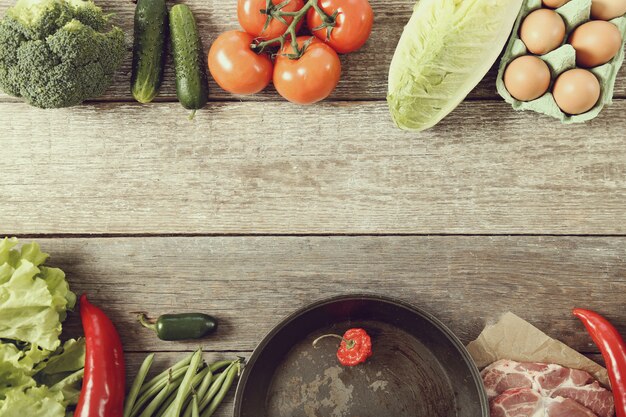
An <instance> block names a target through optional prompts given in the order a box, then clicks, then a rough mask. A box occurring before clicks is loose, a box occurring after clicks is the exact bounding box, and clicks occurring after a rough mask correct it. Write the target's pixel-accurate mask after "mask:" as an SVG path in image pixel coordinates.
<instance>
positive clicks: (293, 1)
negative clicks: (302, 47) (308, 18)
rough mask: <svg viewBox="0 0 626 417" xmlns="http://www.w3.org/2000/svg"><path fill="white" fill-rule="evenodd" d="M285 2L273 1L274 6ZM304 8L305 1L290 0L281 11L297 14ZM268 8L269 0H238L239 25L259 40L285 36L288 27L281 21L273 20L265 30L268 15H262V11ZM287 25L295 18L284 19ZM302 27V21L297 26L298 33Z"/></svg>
mask: <svg viewBox="0 0 626 417" xmlns="http://www.w3.org/2000/svg"><path fill="white" fill-rule="evenodd" d="M283 2H284V0H272V4H273V5H274V6H276V5H280V4H281V3H283ZM303 6H304V1H303V0H290V1H289V3H287V5H285V6H284V7H283V8H282V9H281V10H282V11H284V12H297V11H298V10H300V9H302V7H303ZM266 8H267V0H238V3H237V17H238V18H239V24H240V25H241V27H242V28H243V30H245V31H246V32H248V33H249V34H250V35H252V36H254V37H255V38H257V39H260V40H265V39H274V38H277V37H279V36H281V35H283V34H284V33H285V32H286V31H287V25H285V24H284V23H283V22H281V21H280V20H278V19H276V18H273V19H271V21H270V24H269V26H268V27H267V28H265V30H264V29H263V28H264V27H265V23H266V21H267V15H266V14H264V13H261V10H265V9H266ZM283 19H284V20H285V22H287V24H290V23H291V22H292V21H293V17H291V16H285V17H283ZM300 26H302V20H301V21H300V22H299V23H298V24H297V27H296V31H298V30H299V29H300Z"/></svg>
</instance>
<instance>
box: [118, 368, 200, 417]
mask: <svg viewBox="0 0 626 417" xmlns="http://www.w3.org/2000/svg"><path fill="white" fill-rule="evenodd" d="M187 368H188V366H187V367H183V368H180V369H177V370H175V371H171V373H169V374H166V375H169V376H168V377H167V378H166V379H161V380H160V381H159V382H158V383H157V384H156V385H154V386H153V387H152V388H151V389H150V390H148V391H147V392H145V393H143V394H142V395H141V396H140V397H139V399H138V400H137V402H136V403H135V405H134V406H133V411H132V412H131V413H130V415H131V417H135V416H136V415H137V414H138V413H139V410H141V408H142V407H143V406H144V405H145V404H146V403H147V402H148V401H150V399H152V398H153V397H154V396H155V395H157V394H158V393H159V392H160V391H161V390H162V389H163V387H165V385H166V384H167V383H168V382H169V381H170V380H171V381H179V380H180V378H181V377H182V375H184V374H185V372H187ZM170 369H171V368H170ZM168 372H170V370H169V369H168ZM140 393H141V392H140Z"/></svg>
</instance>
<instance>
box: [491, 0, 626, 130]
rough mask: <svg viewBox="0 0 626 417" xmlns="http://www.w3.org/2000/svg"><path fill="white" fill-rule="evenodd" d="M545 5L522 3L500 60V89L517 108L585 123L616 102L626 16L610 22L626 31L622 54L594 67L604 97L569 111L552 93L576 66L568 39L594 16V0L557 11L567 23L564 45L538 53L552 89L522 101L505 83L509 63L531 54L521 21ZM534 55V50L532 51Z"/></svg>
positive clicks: (536, 0)
mask: <svg viewBox="0 0 626 417" xmlns="http://www.w3.org/2000/svg"><path fill="white" fill-rule="evenodd" d="M540 8H542V1H541V0H526V1H525V2H524V4H523V5H522V10H521V11H520V13H519V16H518V17H517V21H516V22H515V27H514V28H513V34H512V35H511V39H509V43H508V44H507V46H506V49H505V51H504V55H503V57H502V60H501V61H500V69H499V71H498V78H497V80H496V87H497V89H498V93H499V94H500V96H502V98H504V100H505V101H506V102H507V103H509V104H511V105H512V106H513V108H514V109H515V110H532V111H535V112H537V113H542V114H546V115H548V116H551V117H554V118H556V119H559V120H560V121H561V122H562V123H565V124H571V123H584V122H586V121H589V120H591V119H595V118H596V117H597V116H598V114H600V112H601V111H602V109H603V108H604V106H606V105H610V104H612V103H613V91H614V89H615V80H616V78H617V73H618V72H619V69H620V68H621V66H622V63H623V62H624V43H626V16H622V17H619V18H617V19H613V20H611V21H610V22H611V23H613V24H614V25H615V26H617V27H618V28H619V30H620V32H621V33H622V48H621V49H620V51H619V52H618V54H617V55H616V56H615V57H613V59H611V61H609V62H608V63H606V64H604V65H602V66H599V67H595V68H592V69H590V71H591V72H592V73H593V74H595V76H596V77H597V78H598V80H599V81H600V86H601V93H600V99H599V100H598V102H597V103H596V105H595V106H594V107H593V108H592V109H591V110H589V111H588V112H586V113H582V114H579V115H569V114H566V113H564V112H563V111H562V110H561V109H560V108H559V106H558V105H557V104H556V101H555V100H554V96H553V95H552V92H551V91H552V87H553V85H554V81H555V80H556V78H557V77H558V76H559V75H560V74H561V73H563V72H565V71H568V70H570V69H573V68H576V50H575V49H574V48H573V47H572V46H571V45H569V44H568V43H567V41H568V39H569V36H570V34H571V33H572V31H573V30H574V29H576V28H577V27H578V26H580V25H581V24H583V23H585V22H587V21H589V20H590V19H591V0H571V1H570V2H568V3H566V4H565V5H563V6H561V7H560V8H558V9H556V10H555V11H556V12H557V13H558V14H560V15H561V17H563V20H565V25H566V35H565V40H564V42H563V45H562V46H560V47H559V48H557V49H555V50H554V51H552V52H549V53H547V54H546V55H541V56H538V57H539V58H541V59H542V60H543V61H544V62H545V63H546V64H548V67H549V68H550V72H551V75H552V81H551V83H550V88H549V89H548V92H547V93H545V94H544V95H543V96H541V97H539V98H538V99H536V100H532V101H519V100H517V99H515V98H514V97H512V96H511V94H509V92H508V90H507V89H506V87H505V86H504V71H505V70H506V67H507V66H508V64H509V63H510V62H511V61H513V60H514V59H515V58H518V57H520V56H522V55H529V54H530V53H529V52H528V49H527V48H526V45H524V42H522V40H521V39H520V38H519V31H520V25H521V24H522V22H523V21H524V19H525V18H526V16H528V15H529V14H530V13H531V12H533V11H535V10H537V9H540ZM530 55H532V54H530Z"/></svg>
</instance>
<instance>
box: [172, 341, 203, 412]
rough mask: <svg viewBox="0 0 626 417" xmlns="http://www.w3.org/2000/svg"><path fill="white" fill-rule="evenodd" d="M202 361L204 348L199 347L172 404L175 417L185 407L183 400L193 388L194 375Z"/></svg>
mask: <svg viewBox="0 0 626 417" xmlns="http://www.w3.org/2000/svg"><path fill="white" fill-rule="evenodd" d="M201 362H202V349H198V350H197V351H196V352H195V353H194V354H193V357H192V358H191V362H190V364H189V368H188V369H187V373H186V374H185V377H184V378H183V382H182V383H181V384H180V388H179V389H178V394H177V395H176V399H175V400H174V404H173V405H172V412H171V413H170V415H171V416H173V417H178V416H179V415H180V410H181V408H183V401H184V400H185V398H187V395H189V391H190V390H191V384H192V381H193V377H194V376H195V375H196V372H197V371H198V366H200V363H201Z"/></svg>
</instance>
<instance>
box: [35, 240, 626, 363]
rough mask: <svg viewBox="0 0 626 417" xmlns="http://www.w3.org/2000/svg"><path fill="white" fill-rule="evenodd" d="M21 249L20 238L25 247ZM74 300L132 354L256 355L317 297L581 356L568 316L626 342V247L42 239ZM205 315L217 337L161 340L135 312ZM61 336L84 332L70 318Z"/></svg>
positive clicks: (583, 343)
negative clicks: (342, 297)
mask: <svg viewBox="0 0 626 417" xmlns="http://www.w3.org/2000/svg"><path fill="white" fill-rule="evenodd" d="M24 241H25V240H24ZM40 243H41V244H42V246H43V248H44V250H46V251H48V252H50V253H52V258H51V261H50V264H51V265H56V266H60V267H62V268H63V269H64V270H65V271H66V273H67V276H68V278H69V280H70V284H71V286H72V289H73V290H74V291H75V292H77V293H82V292H87V293H89V295H90V299H91V300H92V302H94V303H96V304H98V305H100V306H102V307H103V308H104V309H105V310H106V312H107V313H108V314H109V315H110V316H111V317H112V319H113V320H114V321H115V323H116V324H117V325H118V328H119V329H120V331H121V335H122V338H123V342H124V344H125V347H126V349H127V350H128V351H140V352H144V351H188V350H192V349H196V348H197V347H198V345H201V346H202V347H203V348H204V349H205V350H207V351H209V350H210V351H250V350H252V349H253V348H254V347H255V346H256V344H257V343H258V342H260V341H261V339H262V338H263V336H264V335H265V334H266V333H267V332H268V331H269V330H270V329H271V328H272V327H273V326H274V325H276V324H277V323H278V322H279V321H280V320H281V318H283V317H285V316H287V315H288V314H289V313H291V312H292V311H294V310H296V309H298V308H300V307H302V306H304V305H306V304H308V303H310V302H312V301H315V300H318V299H321V298H325V297H329V296H332V295H337V294H342V293H376V294H382V295H387V296H393V297H397V298H401V299H404V300H406V301H408V302H411V303H413V304H414V305H416V306H419V307H422V308H424V309H425V310H427V311H429V312H431V313H432V314H434V315H435V316H437V317H439V318H440V319H441V320H443V321H444V322H445V323H446V324H447V325H448V326H449V327H450V328H451V329H452V330H453V331H454V332H455V333H456V334H457V335H458V336H459V337H460V339H461V340H462V341H463V342H464V343H467V342H469V341H470V340H473V339H474V338H475V337H476V336H477V335H478V334H479V333H480V331H481V330H482V329H483V327H484V326H485V323H487V322H492V321H494V320H495V319H497V318H498V317H499V316H500V315H501V314H502V313H504V312H506V311H513V312H515V313H516V314H518V315H520V316H521V317H524V318H525V319H526V320H528V321H529V322H531V323H533V324H535V325H536V326H537V327H539V328H540V329H542V330H544V331H546V332H547V333H548V334H550V335H551V336H553V337H557V338H559V339H561V340H563V341H564V342H565V343H567V344H569V345H570V346H572V347H573V348H575V349H578V350H580V351H583V352H597V350H596V348H595V347H594V346H593V344H592V343H591V340H590V339H589V337H588V336H587V335H586V333H585V330H584V329H583V327H582V326H581V325H580V324H579V323H578V322H577V320H576V319H575V318H573V317H572V316H571V314H570V311H571V308H573V307H574V306H583V307H588V308H592V309H596V310H598V311H600V312H602V313H603V314H605V315H606V316H607V317H608V318H609V319H611V320H612V321H613V322H614V323H615V324H616V326H617V327H618V328H619V329H620V331H621V332H622V333H626V315H624V293H625V291H626V267H625V265H626V264H625V263H624V260H625V259H626V238H580V237H567V238H566V237H332V238H331V237H307V238H298V237H181V238H87V239H81V238H73V239H41V240H40ZM140 310H144V311H148V312H149V313H150V314H151V315H154V316H157V315H160V314H162V313H166V312H183V311H203V312H206V313H210V314H213V315H215V316H216V317H218V319H219V320H220V328H219V329H218V332H217V333H216V334H215V335H213V336H211V337H209V338H208V339H206V340H205V341H202V342H189V343H187V342H162V341H159V340H158V339H157V338H156V336H154V335H153V334H152V333H151V332H150V331H148V330H145V329H143V328H141V327H140V326H139V325H138V324H137V323H136V322H135V315H134V314H131V312H134V311H140ZM65 329H66V332H65V333H64V334H66V335H77V334H80V324H79V323H78V319H77V317H76V315H72V316H71V317H70V319H69V320H68V323H67V324H66V326H65Z"/></svg>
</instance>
